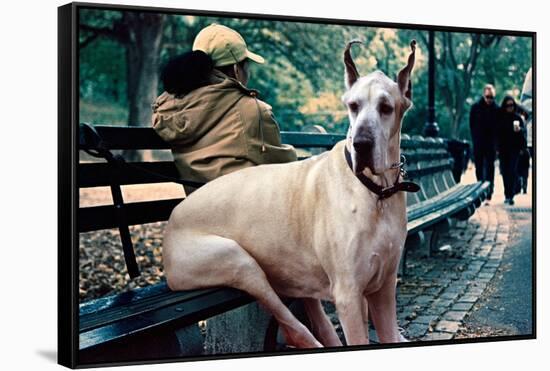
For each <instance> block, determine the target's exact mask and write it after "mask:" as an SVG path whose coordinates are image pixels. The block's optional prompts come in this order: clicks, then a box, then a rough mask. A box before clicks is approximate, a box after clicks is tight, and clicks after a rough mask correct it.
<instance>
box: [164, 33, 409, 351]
mask: <svg viewBox="0 0 550 371" xmlns="http://www.w3.org/2000/svg"><path fill="white" fill-rule="evenodd" d="M356 42H359V41H358V40H353V41H351V42H350V43H348V45H347V46H346V48H345V50H344V64H345V84H346V87H347V91H346V92H345V94H344V95H343V97H342V100H343V102H344V104H345V105H346V106H347V108H348V111H349V121H350V126H349V130H348V134H347V138H346V139H345V140H343V141H341V142H339V143H338V144H336V146H335V147H334V148H333V149H332V150H331V151H328V152H325V153H323V154H320V155H318V156H313V157H311V158H309V159H307V160H304V161H298V162H293V163H287V164H270V165H261V166H257V167H252V168H247V169H244V170H240V171H237V172H234V173H232V174H229V175H225V176H223V177H220V178H218V179H216V180H214V181H212V182H210V183H208V184H206V185H205V186H203V187H202V188H200V189H199V190H197V191H196V192H194V193H193V194H191V195H190V196H189V197H188V198H187V199H185V200H184V201H182V202H181V203H180V204H179V205H178V206H177V207H176V208H175V209H174V210H173V212H172V214H171V216H170V219H169V221H168V223H167V226H166V230H165V234H164V242H163V262H164V272H165V275H166V278H167V283H168V286H169V287H170V289H172V290H190V289H198V288H207V287H213V286H230V287H234V288H237V289H240V290H243V291H245V292H247V293H249V294H250V295H252V296H253V297H255V298H256V299H257V300H258V302H259V303H260V304H261V305H262V306H263V307H264V308H265V309H266V310H268V311H269V312H271V313H272V314H273V316H274V317H275V319H276V320H277V321H278V323H279V325H280V328H281V329H282V331H283V334H284V336H285V338H286V340H287V342H288V343H289V344H290V345H293V346H295V347H300V348H312V347H322V346H340V345H342V343H341V341H340V340H339V338H338V336H337V334H336V331H335V329H334V327H333V326H332V324H331V322H330V320H329V319H328V317H327V316H326V314H325V312H324V311H323V307H322V305H321V300H329V301H332V302H334V303H335V306H336V309H337V312H338V317H339V319H340V322H341V324H342V328H343V330H344V335H345V338H346V343H347V344H348V345H355V344H368V341H369V339H368V319H369V317H370V318H371V319H372V321H373V323H374V327H375V329H376V331H377V334H378V337H379V340H380V341H381V342H399V341H406V340H405V339H404V338H403V337H402V336H401V335H400V332H399V330H398V327H397V317H396V277H397V269H398V264H399V259H400V256H401V252H402V249H403V245H404V242H405V238H406V235H407V214H406V196H405V193H404V192H402V191H415V190H417V189H415V188H416V187H417V186H416V185H414V184H412V183H407V182H402V181H401V178H400V169H401V166H400V148H399V147H400V130H401V121H402V118H403V115H404V114H405V111H407V109H408V108H409V107H410V106H411V71H412V69H413V65H414V59H415V48H416V42H415V41H414V40H413V41H412V42H411V53H410V55H409V57H408V62H407V65H406V66H405V67H404V68H403V69H402V70H401V71H400V72H399V74H398V77H397V81H396V82H394V81H393V80H391V79H389V78H388V77H387V76H386V75H384V74H383V73H382V72H380V71H376V72H372V73H370V74H368V75H366V76H364V77H360V76H359V73H358V71H357V69H356V67H355V64H354V62H353V59H352V57H351V54H350V47H351V45H352V44H353V43H356ZM280 295H281V296H285V297H294V298H302V299H303V302H304V307H305V309H306V313H307V314H308V317H309V318H310V322H311V324H312V332H310V330H308V328H307V327H305V326H304V325H303V324H302V323H300V322H299V321H298V320H297V319H296V318H295V316H294V315H293V314H292V313H291V312H290V310H289V309H288V308H287V307H286V306H285V304H283V302H282V301H281V299H280Z"/></svg>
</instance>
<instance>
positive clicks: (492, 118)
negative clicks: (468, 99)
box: [470, 84, 498, 201]
mask: <svg viewBox="0 0 550 371" xmlns="http://www.w3.org/2000/svg"><path fill="white" fill-rule="evenodd" d="M495 93H496V92H495V88H494V86H493V85H491V84H487V85H485V88H484V89H483V96H482V97H481V98H480V99H479V100H478V101H477V102H476V103H474V104H473V105H472V108H471V110H470V132H471V135H472V143H473V147H474V148H473V150H474V163H475V167H476V177H477V180H478V181H489V182H490V186H489V195H488V197H487V201H489V200H491V196H492V195H493V188H494V186H493V185H494V181H495V158H496V143H495V127H496V124H497V115H498V105H497V104H496V103H495Z"/></svg>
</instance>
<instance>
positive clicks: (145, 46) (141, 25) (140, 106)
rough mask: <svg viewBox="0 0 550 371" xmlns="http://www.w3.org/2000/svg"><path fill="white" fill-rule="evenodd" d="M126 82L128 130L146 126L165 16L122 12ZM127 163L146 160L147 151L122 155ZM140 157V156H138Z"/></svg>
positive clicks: (154, 85)
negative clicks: (125, 30) (133, 127)
mask: <svg viewBox="0 0 550 371" xmlns="http://www.w3.org/2000/svg"><path fill="white" fill-rule="evenodd" d="M124 17H125V23H126V25H127V27H128V29H127V31H128V43H127V44H126V60H127V63H126V65H127V79H128V104H129V115H128V126H150V125H151V114H152V111H151V105H152V104H153V102H154V100H155V98H156V97H157V89H158V79H159V66H158V65H159V58H160V48H161V41H162V31H163V25H164V20H165V16H164V15H162V14H153V13H133V12H125V13H124ZM123 155H124V158H125V159H126V160H127V161H141V160H149V159H150V157H151V153H150V151H147V152H145V151H144V153H140V152H138V151H125V152H124V154H123ZM142 155H143V156H142Z"/></svg>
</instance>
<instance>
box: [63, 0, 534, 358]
mask: <svg viewBox="0 0 550 371" xmlns="http://www.w3.org/2000/svg"><path fill="white" fill-rule="evenodd" d="M80 9H101V10H121V11H136V12H158V13H166V14H185V15H196V16H220V17H233V18H249V19H267V20H272V21H294V22H311V23H319V24H339V25H357V26H370V27H389V28H397V29H402V28H406V29H412V30H433V31H446V32H471V33H479V34H500V35H509V36H521V37H529V38H531V39H532V61H533V88H532V89H533V122H536V121H537V115H536V112H537V108H536V107H537V105H536V97H537V94H536V92H537V87H536V81H537V66H536V60H537V59H536V50H537V34H536V32H528V31H516V30H500V29H499V30H497V29H484V28H462V27H449V26H436V25H419V24H406V23H391V22H379V21H362V20H352V19H330V18H309V17H300V16H283V15H269V14H253V13H244V12H243V13H240V12H239V13H235V12H221V11H202V10H194V9H174V8H156V7H143V6H128V5H113V4H95V3H78V2H77V3H70V4H67V5H63V6H60V7H59V8H58V363H59V364H61V365H63V366H66V367H69V368H82V367H96V366H109V365H131V364H151V363H162V362H178V361H195V360H211V359H223V358H241V357H258V356H273V355H282V354H304V353H313V352H319V351H329V352H338V351H349V350H364V349H380V348H398V347H403V346H405V347H417V346H431V345H442V344H456V343H472V342H489V341H490V342H494V341H508V340H525V339H536V338H537V323H536V318H537V316H536V302H537V294H536V273H537V272H536V261H537V257H536V240H533V245H532V276H533V282H532V290H533V291H532V294H533V295H532V297H533V303H532V308H533V313H532V321H533V322H532V326H533V327H532V328H533V332H532V334H528V335H516V336H501V337H496V338H494V337H491V338H476V339H461V340H439V341H431V342H427V343H409V344H388V345H376V346H368V347H364V346H357V347H342V349H335V348H331V349H328V350H294V351H291V352H288V353H287V352H285V353H279V352H261V353H239V354H220V355H214V356H199V357H184V358H160V359H150V360H139V361H132V360H124V361H113V362H98V363H93V362H87V363H82V362H80V361H79V336H78V329H79V299H78V291H79V285H78V279H79V272H78V269H79V264H78V259H79V255H78V253H79V248H78V247H79V238H78V237H79V232H78V220H77V214H78V207H79V206H78V205H79V194H78V186H77V183H78V169H77V165H78V158H79V157H78V145H79V125H78V124H79V89H78V84H79V66H78V49H79V48H78V32H79V31H78V14H79V10H80ZM536 131H537V129H536V125H534V126H533V141H534V142H536ZM533 150H534V152H533V154H532V158H533V164H535V163H536V152H537V151H536V146H534V147H533ZM533 184H534V186H533V204H536V200H537V195H536V170H535V166H533ZM536 213H537V212H536V208H533V211H532V216H533V219H534V220H536ZM532 236H536V223H533V225H532Z"/></svg>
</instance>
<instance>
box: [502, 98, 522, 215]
mask: <svg viewBox="0 0 550 371" xmlns="http://www.w3.org/2000/svg"><path fill="white" fill-rule="evenodd" d="M525 131H526V130H525V123H524V122H523V119H522V118H521V116H520V115H519V114H518V113H517V105H516V101H515V100H514V98H513V97H511V96H509V95H507V96H506V97H505V98H504V99H503V100H502V105H501V106H500V110H499V114H498V124H497V130H496V134H497V148H498V159H499V162H500V173H501V174H502V180H503V182H504V196H505V198H506V199H505V201H504V203H507V204H509V205H513V204H514V196H515V195H516V193H517V191H518V186H517V185H518V159H519V155H520V152H521V151H524V150H526V148H527V141H526V139H525V135H526V133H525Z"/></svg>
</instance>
